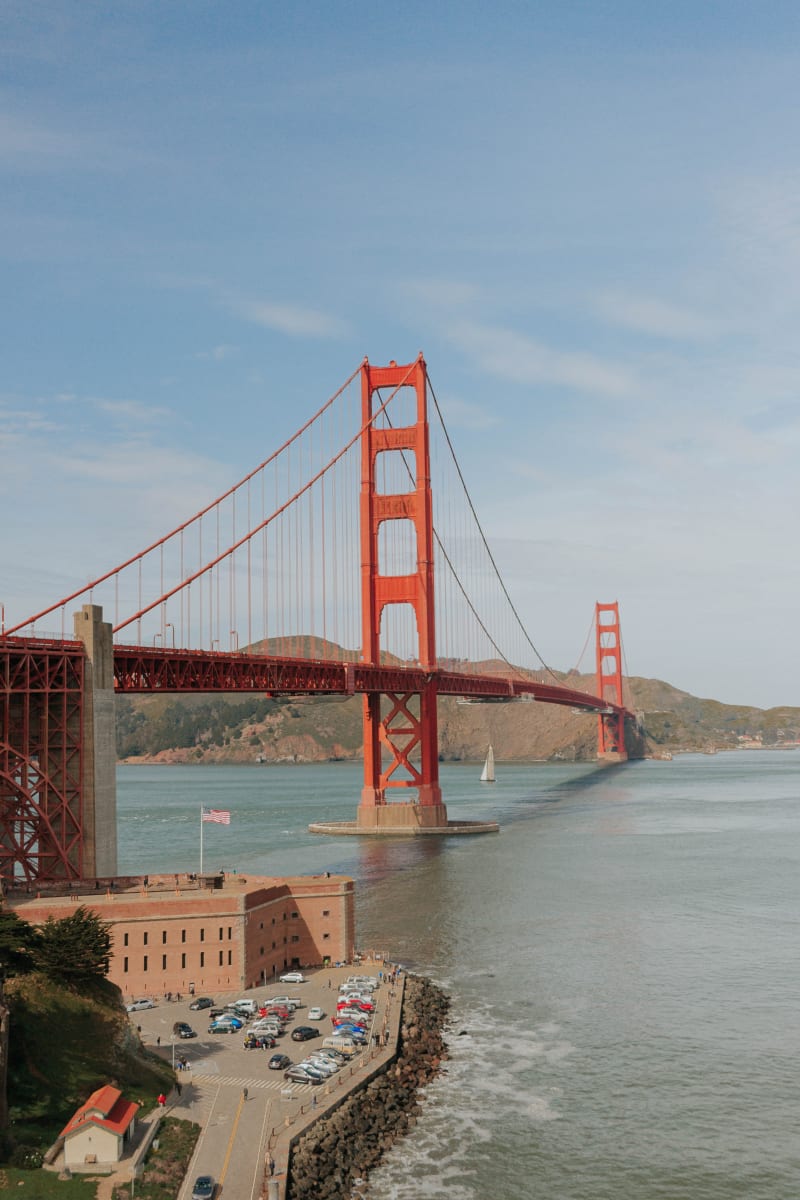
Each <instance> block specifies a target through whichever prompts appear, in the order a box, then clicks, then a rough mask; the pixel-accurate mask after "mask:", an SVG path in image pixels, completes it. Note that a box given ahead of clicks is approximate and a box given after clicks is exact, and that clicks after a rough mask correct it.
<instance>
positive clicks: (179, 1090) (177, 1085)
mask: <svg viewBox="0 0 800 1200" xmlns="http://www.w3.org/2000/svg"><path fill="white" fill-rule="evenodd" d="M175 1091H176V1092H177V1093H178V1095H179V1096H180V1094H181V1092H182V1091H183V1088H182V1087H181V1085H180V1084H179V1083H178V1081H177V1079H176V1080H175Z"/></svg>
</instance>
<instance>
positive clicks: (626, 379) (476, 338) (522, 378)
mask: <svg viewBox="0 0 800 1200" xmlns="http://www.w3.org/2000/svg"><path fill="white" fill-rule="evenodd" d="M448 336H449V339H450V341H451V342H453V343H454V344H455V345H456V346H458V347H459V349H461V350H462V351H463V353H464V354H466V355H469V356H471V357H472V358H473V359H474V360H475V361H476V362H477V363H478V364H479V366H480V367H481V368H482V369H483V370H484V371H487V372H488V373H489V374H490V375H496V376H497V377H498V378H500V379H508V380H511V381H512V382H514V383H523V384H533V385H539V384H551V385H553V386H555V387H561V388H568V389H570V390H572V391H580V392H592V393H598V394H600V395H603V396H627V395H631V394H632V393H633V392H635V391H636V379H635V377H634V375H633V373H632V372H631V371H630V370H629V369H628V368H627V367H625V366H623V365H621V364H617V363H613V362H609V361H607V360H605V359H602V358H598V357H596V356H595V355H592V354H581V353H565V352H563V351H560V350H553V349H551V348H550V347H549V346H545V345H543V344H542V343H541V342H537V341H535V340H534V339H533V338H529V337H526V336H525V335H524V334H521V333H516V332H515V331H514V330H511V329H502V328H498V327H493V326H488V325H479V324H477V323H475V322H468V321H464V322H459V323H457V324H454V325H452V326H451V327H450V329H449V331H448Z"/></svg>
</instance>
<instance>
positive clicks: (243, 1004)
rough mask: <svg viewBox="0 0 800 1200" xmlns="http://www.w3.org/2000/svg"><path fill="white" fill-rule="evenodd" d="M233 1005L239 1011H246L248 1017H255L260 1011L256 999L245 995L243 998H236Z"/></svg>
mask: <svg viewBox="0 0 800 1200" xmlns="http://www.w3.org/2000/svg"><path fill="white" fill-rule="evenodd" d="M233 1007H234V1008H235V1009H236V1011H237V1012H240V1013H244V1014H246V1015H247V1016H248V1017H254V1016H255V1015H256V1012H257V1011H258V1005H257V1004H256V1002H255V1000H253V999H251V998H249V997H245V999H243V1000H234V1002H233Z"/></svg>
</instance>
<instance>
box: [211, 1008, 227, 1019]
mask: <svg viewBox="0 0 800 1200" xmlns="http://www.w3.org/2000/svg"><path fill="white" fill-rule="evenodd" d="M224 1012H225V1009H224V1008H212V1009H211V1010H210V1011H209V1014H208V1015H209V1016H210V1017H211V1019H212V1020H214V1018H215V1017H221V1016H222V1015H223V1013H224Z"/></svg>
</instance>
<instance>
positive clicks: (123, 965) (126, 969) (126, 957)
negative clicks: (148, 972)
mask: <svg viewBox="0 0 800 1200" xmlns="http://www.w3.org/2000/svg"><path fill="white" fill-rule="evenodd" d="M122 969H123V971H124V972H125V974H126V975H127V974H128V956H127V954H126V955H125V957H124V958H123V960H122Z"/></svg>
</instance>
